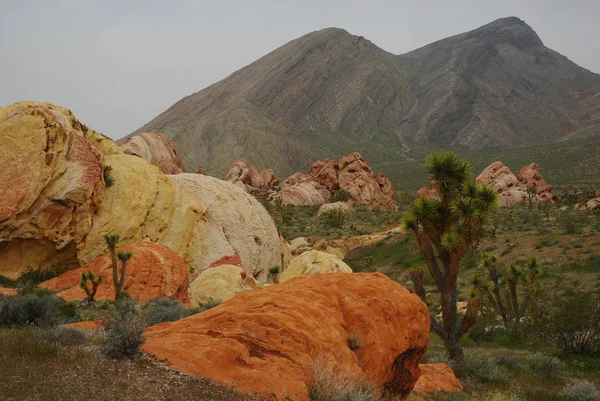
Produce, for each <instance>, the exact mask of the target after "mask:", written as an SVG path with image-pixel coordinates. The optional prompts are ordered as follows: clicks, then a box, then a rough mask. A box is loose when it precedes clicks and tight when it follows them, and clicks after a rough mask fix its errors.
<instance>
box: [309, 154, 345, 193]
mask: <svg viewBox="0 0 600 401" xmlns="http://www.w3.org/2000/svg"><path fill="white" fill-rule="evenodd" d="M308 174H309V175H310V176H312V177H313V178H314V179H315V180H317V182H318V183H319V184H321V185H324V186H325V187H326V188H328V189H329V190H331V191H336V190H338V189H339V182H338V163H337V162H336V161H335V160H329V159H325V160H317V161H316V162H314V163H313V164H312V166H310V170H309V171H308Z"/></svg>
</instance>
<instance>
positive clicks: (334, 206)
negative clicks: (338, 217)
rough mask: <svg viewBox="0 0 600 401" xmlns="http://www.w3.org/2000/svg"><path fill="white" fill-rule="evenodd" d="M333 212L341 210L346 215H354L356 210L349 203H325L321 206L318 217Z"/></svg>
mask: <svg viewBox="0 0 600 401" xmlns="http://www.w3.org/2000/svg"><path fill="white" fill-rule="evenodd" d="M332 210H339V211H341V212H342V213H344V214H354V208H353V207H352V206H350V204H348V203H347V202H333V203H325V204H323V205H321V207H320V208H319V211H318V212H317V216H321V215H322V214H325V213H327V212H330V211H332Z"/></svg>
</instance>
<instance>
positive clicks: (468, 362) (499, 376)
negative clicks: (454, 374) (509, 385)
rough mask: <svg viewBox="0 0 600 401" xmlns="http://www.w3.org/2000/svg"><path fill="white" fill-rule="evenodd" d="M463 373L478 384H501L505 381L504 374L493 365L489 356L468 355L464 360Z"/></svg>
mask: <svg viewBox="0 0 600 401" xmlns="http://www.w3.org/2000/svg"><path fill="white" fill-rule="evenodd" d="M463 368H464V373H465V375H466V376H469V377H472V378H474V379H476V380H477V381H478V382H480V383H501V382H503V381H505V380H506V375H505V372H503V371H502V370H501V369H500V368H499V367H498V365H496V364H494V363H493V361H492V360H491V358H490V357H489V355H486V354H483V353H474V354H470V355H468V356H467V357H466V358H465V363H464V366H463Z"/></svg>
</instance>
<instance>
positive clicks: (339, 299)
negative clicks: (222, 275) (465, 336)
mask: <svg viewBox="0 0 600 401" xmlns="http://www.w3.org/2000/svg"><path fill="white" fill-rule="evenodd" d="M145 335H146V337H147V341H146V342H145V343H144V345H143V346H142V349H143V350H144V351H145V352H146V353H148V354H151V355H153V356H154V357H156V358H157V359H158V360H161V361H165V362H166V363H167V364H168V365H169V366H170V367H171V368H174V369H176V370H179V371H182V372H184V373H186V374H189V375H193V376H202V377H207V378H210V379H211V380H214V381H217V382H219V383H222V384H226V385H231V386H233V387H234V388H235V389H236V390H238V391H241V392H245V393H256V394H258V395H260V396H263V397H265V398H267V399H271V400H281V401H283V400H288V399H292V400H295V401H309V394H308V386H309V385H310V383H311V382H312V381H313V379H314V377H313V368H314V365H315V363H316V362H317V361H320V362H322V363H326V364H330V363H333V364H335V366H336V367H337V369H338V372H339V373H340V375H343V376H346V377H350V378H354V379H356V380H361V381H364V380H366V381H369V382H372V383H373V384H374V385H375V386H376V387H377V388H378V389H380V390H382V391H384V392H387V393H389V394H392V395H395V394H397V395H400V396H401V397H405V396H407V395H408V393H409V392H410V391H411V390H412V389H413V387H414V385H415V382H416V380H417V379H418V377H419V374H420V370H419V362H420V360H421V358H422V356H423V354H424V353H425V350H426V348H427V342H428V339H429V312H428V310H427V306H426V305H425V304H424V303H423V302H422V301H421V300H420V299H419V298H418V297H417V296H416V295H414V294H411V293H410V292H409V291H408V290H406V289H405V288H404V287H402V286H401V285H400V284H398V283H396V282H394V281H392V280H391V279H390V278H389V277H387V276H385V275H383V274H380V273H353V274H347V273H332V274H319V275H314V276H308V277H299V278H296V279H293V280H290V281H288V282H285V283H282V284H275V285H271V286H268V287H263V288H261V289H254V290H252V291H249V292H244V293H241V294H238V295H237V296H235V297H234V298H232V299H230V300H229V301H227V302H224V303H222V304H220V305H219V306H217V307H215V308H213V309H210V310H208V311H206V312H203V313H201V314H197V315H193V316H190V317H188V318H185V319H182V320H179V321H177V322H172V323H163V324H159V325H156V326H153V327H150V328H148V329H147V330H146V332H145ZM350 335H352V336H356V337H357V338H358V341H359V344H360V347H359V348H357V349H355V350H354V351H353V350H351V349H350V348H349V346H348V337H349V336H350Z"/></svg>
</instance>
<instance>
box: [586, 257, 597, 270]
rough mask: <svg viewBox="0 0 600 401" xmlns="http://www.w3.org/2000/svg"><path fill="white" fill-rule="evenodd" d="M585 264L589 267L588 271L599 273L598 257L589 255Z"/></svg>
mask: <svg viewBox="0 0 600 401" xmlns="http://www.w3.org/2000/svg"><path fill="white" fill-rule="evenodd" d="M587 264H588V266H589V267H590V270H593V271H597V272H600V255H596V254H594V255H590V257H589V258H588V260H587Z"/></svg>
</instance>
